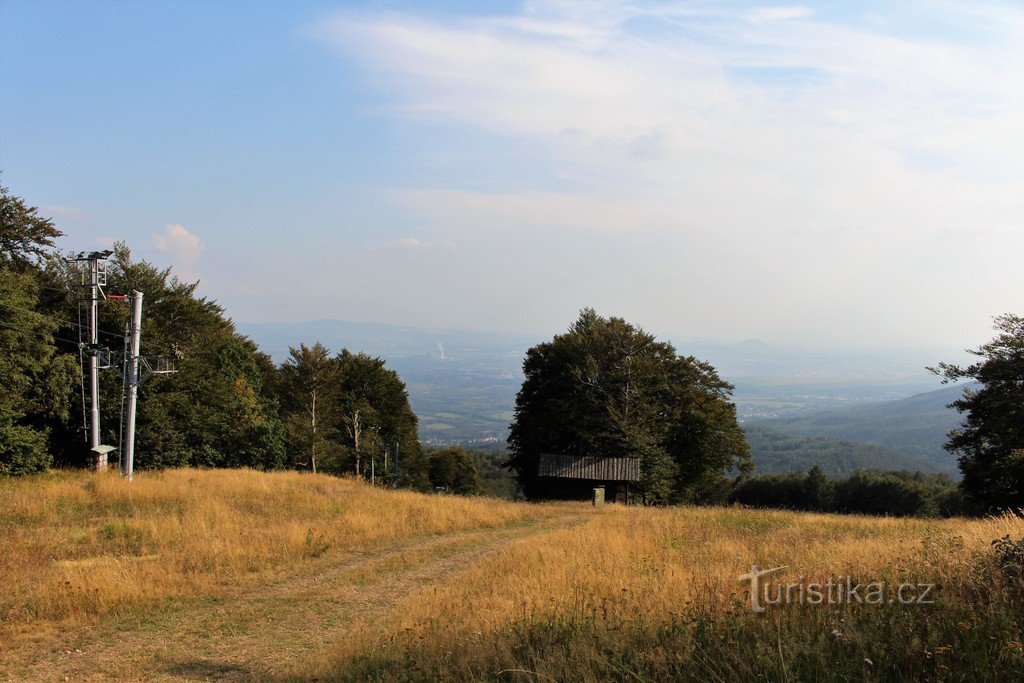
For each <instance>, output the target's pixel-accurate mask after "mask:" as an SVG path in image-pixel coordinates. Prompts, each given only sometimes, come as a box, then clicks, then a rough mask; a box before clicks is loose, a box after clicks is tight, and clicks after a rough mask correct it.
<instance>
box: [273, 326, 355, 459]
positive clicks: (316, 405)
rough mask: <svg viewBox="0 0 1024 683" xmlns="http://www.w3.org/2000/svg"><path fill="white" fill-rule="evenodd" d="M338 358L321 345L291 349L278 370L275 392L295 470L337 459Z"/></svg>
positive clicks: (339, 419)
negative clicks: (318, 459)
mask: <svg viewBox="0 0 1024 683" xmlns="http://www.w3.org/2000/svg"><path fill="white" fill-rule="evenodd" d="M340 373H341V364H340V362H339V359H338V358H335V357H333V356H331V352H330V351H329V350H328V349H327V348H326V347H325V346H324V345H323V344H321V343H320V342H317V343H316V344H314V345H313V346H312V347H309V346H306V345H305V344H300V345H299V348H297V349H296V348H289V354H288V358H287V359H286V360H285V362H284V363H282V364H281V366H280V367H279V368H278V370H277V379H276V383H275V388H276V391H277V395H278V397H279V400H280V402H281V410H282V416H283V418H284V423H285V427H286V430H287V434H288V452H289V455H290V458H291V465H292V466H293V467H299V468H303V467H308V468H310V469H311V470H312V471H313V472H316V468H317V456H318V455H319V456H320V457H324V456H327V458H328V459H331V458H332V456H333V459H335V460H337V459H338V455H339V453H338V450H337V449H338V447H339V443H338V437H339V435H340V426H341V424H340V423H341V416H340V415H339V394H338V390H339V386H338V381H339V376H340Z"/></svg>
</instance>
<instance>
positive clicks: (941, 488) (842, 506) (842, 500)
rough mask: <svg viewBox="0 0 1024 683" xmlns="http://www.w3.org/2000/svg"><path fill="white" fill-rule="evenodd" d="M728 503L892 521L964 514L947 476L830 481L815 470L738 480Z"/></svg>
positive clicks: (860, 474) (873, 474) (882, 474)
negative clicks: (879, 518) (836, 513)
mask: <svg viewBox="0 0 1024 683" xmlns="http://www.w3.org/2000/svg"><path fill="white" fill-rule="evenodd" d="M729 502H730V503H738V504H741V505H746V506H749V507H756V508H776V509H784V510H805V511H808V512H838V513H844V514H865V515H888V516H892V517H940V516H941V517H953V516H955V515H961V514H963V513H964V512H965V510H966V506H965V504H964V499H963V495H962V494H961V492H960V489H959V487H958V486H957V483H956V482H955V481H953V479H952V478H950V477H949V476H948V475H946V474H941V473H939V474H922V473H921V472H914V473H911V472H907V471H884V470H857V471H856V472H853V473H852V474H851V475H849V476H848V477H835V478H831V477H828V476H826V475H825V473H824V471H823V470H822V469H821V467H819V466H817V465H815V466H814V467H812V468H811V469H810V470H808V471H807V472H806V473H804V472H788V473H785V474H761V475H756V476H751V477H742V478H737V479H736V482H735V484H734V486H733V489H732V491H731V492H730V493H729Z"/></svg>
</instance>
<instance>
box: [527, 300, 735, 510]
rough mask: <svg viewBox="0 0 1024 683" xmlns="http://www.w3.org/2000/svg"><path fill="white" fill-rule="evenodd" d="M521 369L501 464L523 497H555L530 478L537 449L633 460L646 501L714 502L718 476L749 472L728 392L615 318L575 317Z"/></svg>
mask: <svg viewBox="0 0 1024 683" xmlns="http://www.w3.org/2000/svg"><path fill="white" fill-rule="evenodd" d="M523 371H524V374H525V376H526V377H525V381H524V382H523V386H522V388H521V389H520V391H519V394H518V396H517V397H516V410H515V418H514V422H513V423H512V426H511V429H510V435H509V445H510V447H511V452H512V456H511V458H510V460H509V467H510V468H511V469H513V470H515V472H516V473H517V476H518V479H519V482H520V484H521V485H522V486H523V489H524V492H525V493H526V495H527V496H528V497H531V498H545V497H558V496H559V486H558V482H557V481H552V480H543V479H541V478H539V477H538V476H537V466H538V463H539V460H540V456H541V454H542V453H556V454H568V455H591V456H608V457H635V458H639V459H640V467H641V472H642V481H641V492H642V493H643V494H644V495H645V497H646V498H647V500H648V501H650V502H654V503H669V502H677V501H690V502H711V501H715V500H718V499H719V498H720V497H721V496H723V495H724V494H725V493H726V492H727V490H728V485H727V482H726V480H725V479H724V477H723V472H724V471H726V470H728V469H731V468H733V467H737V468H738V469H740V470H741V471H745V470H747V469H749V468H750V466H751V462H750V458H749V454H748V449H747V444H746V441H745V440H744V438H743V432H742V430H741V429H740V428H739V425H738V423H737V421H736V409H735V406H734V405H733V404H732V402H731V400H730V397H731V392H732V386H731V385H730V384H729V383H727V382H725V381H723V380H722V379H721V378H719V377H718V375H717V373H716V372H715V370H714V368H712V367H711V366H710V365H708V364H707V363H704V362H701V361H698V360H697V359H695V358H693V357H682V356H679V355H677V353H676V350H675V348H674V347H673V346H672V345H671V344H668V343H665V342H658V341H656V340H655V338H654V337H653V336H652V335H650V334H648V333H646V332H644V331H643V330H641V329H639V328H636V327H634V326H633V325H630V324H629V323H627V322H626V321H625V320H622V319H621V318H602V317H600V316H598V315H597V314H596V313H595V312H594V311H593V310H592V309H586V310H584V311H582V312H581V314H580V317H579V319H578V320H577V321H576V322H575V323H573V325H572V327H570V329H569V331H568V332H566V333H565V334H561V335H558V336H556V337H555V338H554V339H553V340H552V341H550V342H545V343H542V344H538V345H537V346H534V347H533V348H531V349H530V350H529V351H528V352H527V354H526V359H525V361H524V362H523Z"/></svg>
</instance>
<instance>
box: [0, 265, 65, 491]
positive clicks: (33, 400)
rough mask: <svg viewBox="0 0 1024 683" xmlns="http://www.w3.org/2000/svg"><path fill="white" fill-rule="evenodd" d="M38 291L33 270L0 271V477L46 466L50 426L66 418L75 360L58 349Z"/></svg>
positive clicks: (52, 325) (52, 326) (50, 320)
mask: <svg viewBox="0 0 1024 683" xmlns="http://www.w3.org/2000/svg"><path fill="white" fill-rule="evenodd" d="M38 292H39V288H38V284H37V282H36V275H35V274H34V273H32V272H24V273H16V272H14V271H12V270H10V269H7V268H3V269H0V475H3V474H8V475H12V474H13V475H20V474H30V473H33V472H40V471H42V470H45V469H46V468H47V467H49V465H50V463H51V460H52V457H51V454H50V449H49V443H48V439H49V436H50V424H51V423H52V422H59V421H67V420H68V419H69V418H70V399H71V396H72V395H73V394H72V392H73V387H74V381H75V378H76V373H77V361H76V359H75V358H74V357H73V356H70V355H67V354H61V353H58V352H57V349H56V347H55V345H54V338H53V334H54V330H55V329H56V328H57V323H56V322H55V321H54V320H53V319H52V318H50V317H48V316H46V315H43V314H41V313H39V312H37V311H36V308H37V304H38Z"/></svg>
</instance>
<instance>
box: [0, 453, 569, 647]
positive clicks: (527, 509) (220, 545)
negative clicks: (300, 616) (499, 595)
mask: <svg viewBox="0 0 1024 683" xmlns="http://www.w3.org/2000/svg"><path fill="white" fill-rule="evenodd" d="M550 514H552V512H551V509H550V508H545V507H537V506H527V505H516V504H512V503H503V502H499V501H495V500H491V499H471V498H445V500H444V502H443V503H440V502H439V500H438V498H437V497H433V496H426V495H422V494H416V493H411V492H402V491H385V490H381V489H377V488H373V487H371V486H368V485H366V484H365V483H362V482H360V481H356V480H353V479H338V478H334V477H328V476H324V475H308V474H298V473H287V472H282V473H262V472H255V471H250V470H210V471H197V470H170V471H165V472H144V473H141V474H139V475H137V476H136V478H135V481H134V482H132V483H129V482H127V481H125V480H123V479H121V478H120V477H118V476H117V475H116V474H113V473H111V474H104V475H95V474H88V473H81V472H79V473H68V472H53V473H50V474H46V475H40V476H38V477H32V478H26V479H8V480H0V585H2V586H3V590H2V591H0V625H6V626H8V627H10V626H18V625H23V626H30V625H32V624H39V623H40V622H61V623H64V624H67V623H75V622H79V621H88V620H91V619H95V618H96V617H98V616H102V615H105V614H110V613H124V612H126V611H130V610H137V609H141V608H152V607H155V606H157V605H159V604H161V603H162V602H165V601H167V600H169V599H171V598H177V597H203V596H214V595H218V594H220V593H221V592H223V591H224V590H225V589H226V588H227V587H230V586H232V585H236V584H238V583H239V582H245V581H253V582H255V581H259V580H267V579H268V578H271V577H273V576H275V575H277V574H281V573H283V572H297V571H300V570H301V569H302V568H303V567H304V566H305V565H306V564H307V563H312V562H316V561H317V558H319V557H320V556H323V555H334V556H336V555H338V554H344V553H351V552H365V551H371V550H375V549H379V548H384V547H387V546H388V545H390V544H394V543H397V542H400V541H403V540H406V539H412V538H416V537H426V536H429V535H433V534H446V533H450V532H454V531H459V530H464V529H475V528H485V527H494V526H501V525H507V524H514V523H516V522H520V521H523V520H525V519H529V518H539V517H543V516H545V515H550Z"/></svg>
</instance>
